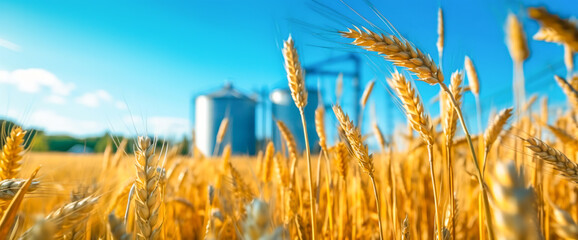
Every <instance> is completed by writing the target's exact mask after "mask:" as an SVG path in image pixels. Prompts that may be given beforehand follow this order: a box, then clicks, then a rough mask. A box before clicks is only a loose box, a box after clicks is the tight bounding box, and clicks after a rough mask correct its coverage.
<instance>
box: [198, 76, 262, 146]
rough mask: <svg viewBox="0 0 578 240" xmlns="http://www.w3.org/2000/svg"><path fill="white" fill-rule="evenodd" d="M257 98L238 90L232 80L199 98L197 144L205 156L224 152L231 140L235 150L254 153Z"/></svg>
mask: <svg viewBox="0 0 578 240" xmlns="http://www.w3.org/2000/svg"><path fill="white" fill-rule="evenodd" d="M255 105H256V100H255V99H253V98H250V97H248V96H246V95H244V94H242V93H241V92H239V91H237V90H235V89H234V88H233V86H232V84H229V83H227V84H225V86H224V87H223V88H222V89H221V90H218V91H216V92H213V93H210V94H207V95H199V96H197V97H196V98H195V110H194V113H195V116H194V119H195V121H194V122H195V145H196V146H197V148H199V150H200V151H201V152H202V153H203V154H204V155H205V156H212V155H215V154H219V153H221V152H222V149H223V148H224V147H225V145H227V144H231V149H232V153H233V154H247V155H254V154H255V148H256V137H255ZM225 117H228V118H229V127H228V130H227V134H226V135H225V137H224V138H223V143H221V145H220V146H219V149H218V150H217V152H215V141H216V138H217V132H218V131H219V125H220V124H221V121H222V120H223V118H225Z"/></svg>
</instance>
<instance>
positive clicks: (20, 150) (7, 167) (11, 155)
mask: <svg viewBox="0 0 578 240" xmlns="http://www.w3.org/2000/svg"><path fill="white" fill-rule="evenodd" d="M25 136H26V131H24V130H22V128H20V127H14V128H13V129H12V130H11V131H10V135H9V136H8V137H6V142H5V143H4V146H3V147H2V153H1V154H0V170H1V171H0V178H1V179H9V178H14V177H16V175H17V174H18V172H20V165H22V157H23V155H24V153H25V151H24V137H25Z"/></svg>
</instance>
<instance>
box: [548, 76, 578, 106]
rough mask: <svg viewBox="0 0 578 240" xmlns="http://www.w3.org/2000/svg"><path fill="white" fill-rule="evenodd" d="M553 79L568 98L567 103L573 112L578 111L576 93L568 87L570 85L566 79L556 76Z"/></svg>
mask: <svg viewBox="0 0 578 240" xmlns="http://www.w3.org/2000/svg"><path fill="white" fill-rule="evenodd" d="M554 79H555V80H556V82H557V83H558V85H559V86H560V88H562V91H563V92H564V94H565V95H566V97H567V98H568V102H569V103H570V106H571V107H572V109H574V110H576V109H578V91H576V89H574V88H573V87H572V85H570V83H568V82H567V81H566V79H564V78H562V77H560V76H558V75H555V76H554Z"/></svg>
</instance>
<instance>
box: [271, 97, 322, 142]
mask: <svg viewBox="0 0 578 240" xmlns="http://www.w3.org/2000/svg"><path fill="white" fill-rule="evenodd" d="M269 97H270V99H271V103H272V108H271V114H272V115H273V121H276V120H281V121H283V122H284V123H285V124H286V125H287V128H289V130H291V133H293V136H295V141H296V142H297V148H298V149H299V152H300V153H301V152H303V151H304V150H305V138H304V137H303V125H302V124H301V115H300V114H299V109H298V108H297V106H295V102H293V98H291V91H290V90H289V88H281V89H275V90H273V91H272V92H271V94H270V95H269ZM317 104H318V91H317V90H314V89H308V90H307V106H305V109H304V110H305V111H304V113H305V120H306V121H307V135H308V138H309V147H310V148H311V151H312V152H318V149H319V144H318V143H317V141H319V137H318V136H317V132H316V131H315V109H316V108H317ZM272 126H273V131H272V132H273V136H272V137H273V142H274V143H275V148H276V149H282V148H281V144H282V143H283V139H282V137H281V135H280V133H279V130H278V129H277V125H276V124H275V122H274V123H273V124H272Z"/></svg>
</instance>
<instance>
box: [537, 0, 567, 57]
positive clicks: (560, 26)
mask: <svg viewBox="0 0 578 240" xmlns="http://www.w3.org/2000/svg"><path fill="white" fill-rule="evenodd" d="M528 16H529V17H530V18H533V19H534V20H536V21H538V22H540V24H541V25H542V27H543V28H549V29H551V31H553V32H555V34H556V35H557V36H558V39H557V41H556V42H562V43H564V44H566V45H568V46H569V47H570V48H571V49H572V50H573V51H578V29H577V28H576V26H574V24H572V23H571V22H569V21H568V20H564V19H561V18H560V17H558V16H556V15H554V14H551V13H549V12H548V11H547V10H546V9H545V8H542V7H541V8H529V9H528Z"/></svg>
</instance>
